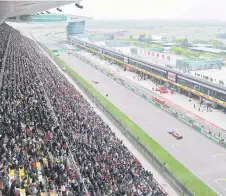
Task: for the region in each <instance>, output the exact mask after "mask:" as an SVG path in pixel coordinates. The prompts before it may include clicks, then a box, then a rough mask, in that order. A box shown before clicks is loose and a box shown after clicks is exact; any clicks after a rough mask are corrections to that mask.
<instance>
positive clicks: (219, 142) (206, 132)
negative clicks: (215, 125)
mask: <svg viewBox="0 0 226 196" xmlns="http://www.w3.org/2000/svg"><path fill="white" fill-rule="evenodd" d="M201 133H202V134H204V135H205V136H207V137H208V138H210V139H212V140H213V141H215V142H217V143H218V144H221V145H222V142H223V141H222V139H221V138H219V137H216V136H214V135H213V134H212V133H210V132H208V131H206V129H205V128H201Z"/></svg>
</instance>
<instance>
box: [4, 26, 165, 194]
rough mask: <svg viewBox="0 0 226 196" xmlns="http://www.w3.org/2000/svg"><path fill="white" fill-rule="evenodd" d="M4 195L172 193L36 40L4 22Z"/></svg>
mask: <svg viewBox="0 0 226 196" xmlns="http://www.w3.org/2000/svg"><path fill="white" fill-rule="evenodd" d="M0 59H1V60H0V133H1V134H0V142H1V144H2V147H1V148H0V151H1V155H0V182H1V183H0V184H1V187H0V194H2V195H21V196H22V195H43V194H46V195H72V196H76V195H78V196H82V195H94V196H95V195H131V196H132V195H155V196H164V195H166V193H165V192H164V191H163V190H162V188H161V187H160V186H159V185H158V183H157V182H156V181H155V179H154V178H153V175H152V173H151V172H149V171H146V170H145V169H144V168H143V167H142V165H141V163H140V162H139V161H138V160H137V159H136V157H134V155H133V154H132V153H131V152H130V151H129V150H128V149H127V148H126V147H125V146H124V144H123V142H122V141H121V140H120V139H119V138H117V137H116V136H115V134H114V133H113V132H112V131H111V129H110V127H109V126H108V125H107V124H106V123H104V122H103V120H102V119H101V118H100V117H99V116H98V115H97V114H96V113H95V112H94V110H93V108H92V107H91V106H90V105H89V103H88V102H87V101H86V100H85V99H84V98H83V96H82V95H81V94H80V93H79V92H78V91H77V90H76V89H75V88H74V87H73V86H72V85H71V84H70V83H69V82H68V81H67V79H66V78H65V77H64V76H63V75H62V74H61V73H60V72H59V71H58V69H57V68H56V67H55V65H53V63H52V62H51V61H50V60H49V59H48V58H47V57H46V56H45V55H44V54H43V53H42V52H40V50H39V47H38V46H37V45H36V44H35V42H34V41H32V40H30V39H28V38H26V37H24V36H22V35H21V34H20V32H19V31H17V30H15V29H13V28H12V27H10V26H8V25H7V24H5V23H3V24H2V25H1V26H0Z"/></svg>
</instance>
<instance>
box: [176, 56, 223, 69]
mask: <svg viewBox="0 0 226 196" xmlns="http://www.w3.org/2000/svg"><path fill="white" fill-rule="evenodd" d="M223 63H224V62H223V60H221V59H177V62H176V68H178V69H180V70H182V71H185V72H187V71H194V70H205V69H219V68H221V67H222V66H223Z"/></svg>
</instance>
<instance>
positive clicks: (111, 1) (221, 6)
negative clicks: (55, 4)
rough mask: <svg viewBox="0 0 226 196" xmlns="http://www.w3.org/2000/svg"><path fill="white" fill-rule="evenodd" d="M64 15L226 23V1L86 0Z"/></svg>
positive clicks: (65, 11) (71, 7)
mask: <svg viewBox="0 0 226 196" xmlns="http://www.w3.org/2000/svg"><path fill="white" fill-rule="evenodd" d="M81 4H82V5H83V6H84V9H83V10H80V9H78V8H76V7H75V6H74V4H73V5H68V6H65V7H62V9H63V11H64V13H67V14H75V15H80V16H88V17H92V18H94V19H144V18H145V19H193V20H202V19H217V20H226V0H155V1H154V0H83V2H82V3H81Z"/></svg>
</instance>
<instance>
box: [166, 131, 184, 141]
mask: <svg viewBox="0 0 226 196" xmlns="http://www.w3.org/2000/svg"><path fill="white" fill-rule="evenodd" d="M168 133H169V134H171V135H172V136H174V137H175V138H176V139H178V140H180V139H182V138H183V136H181V135H180V134H179V133H177V132H176V131H172V132H168Z"/></svg>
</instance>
